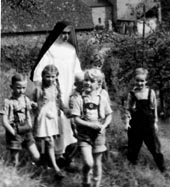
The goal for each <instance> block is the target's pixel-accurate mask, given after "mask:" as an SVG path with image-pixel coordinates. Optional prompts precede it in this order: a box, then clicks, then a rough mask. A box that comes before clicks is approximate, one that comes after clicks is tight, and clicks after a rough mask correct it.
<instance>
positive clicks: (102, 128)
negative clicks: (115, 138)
mask: <svg viewBox="0 0 170 187" xmlns="http://www.w3.org/2000/svg"><path fill="white" fill-rule="evenodd" d="M105 129H106V126H105V125H102V126H101V129H100V133H103V131H104V130H105Z"/></svg>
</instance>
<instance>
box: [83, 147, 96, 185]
mask: <svg viewBox="0 0 170 187" xmlns="http://www.w3.org/2000/svg"><path fill="white" fill-rule="evenodd" d="M81 153H82V156H83V162H84V166H83V185H84V186H85V185H86V184H87V185H90V184H91V174H92V173H91V172H92V168H93V164H94V162H93V155H92V147H90V146H89V147H87V146H84V147H83V146H82V147H81Z"/></svg>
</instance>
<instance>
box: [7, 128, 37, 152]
mask: <svg viewBox="0 0 170 187" xmlns="http://www.w3.org/2000/svg"><path fill="white" fill-rule="evenodd" d="M6 143H7V149H12V150H21V149H22V148H23V147H24V148H28V147H29V146H31V145H32V144H34V143H35V140H34V137H33V135H32V132H28V133H25V134H24V135H19V134H17V135H15V136H13V135H12V134H11V133H9V132H8V131H6Z"/></svg>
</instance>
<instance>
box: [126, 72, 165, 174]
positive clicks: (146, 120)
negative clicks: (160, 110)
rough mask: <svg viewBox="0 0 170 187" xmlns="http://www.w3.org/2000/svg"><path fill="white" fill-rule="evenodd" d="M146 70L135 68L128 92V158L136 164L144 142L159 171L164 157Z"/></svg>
mask: <svg viewBox="0 0 170 187" xmlns="http://www.w3.org/2000/svg"><path fill="white" fill-rule="evenodd" d="M147 75H148V71H147V70H146V69H144V68H137V69H136V72H135V85H136V86H135V88H134V89H133V90H132V91H131V92H130V93H129V95H128V101H127V112H126V129H127V130H128V155H127V156H128V160H129V161H130V162H131V163H133V164H136V162H137V157H138V153H139V151H140V148H141V146H142V143H143V142H144V143H145V144H146V146H147V147H148V149H149V151H150V152H151V154H152V155H153V158H154V160H155V162H156V164H157V166H158V168H159V169H160V171H161V172H163V171H164V170H165V166H164V157H163V154H162V153H161V145H160V141H159V139H158V136H157V133H156V131H157V130H158V125H157V122H158V115H157V101H156V96H155V92H154V90H152V89H150V88H149V87H147V86H146V83H147Z"/></svg>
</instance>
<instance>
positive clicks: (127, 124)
mask: <svg viewBox="0 0 170 187" xmlns="http://www.w3.org/2000/svg"><path fill="white" fill-rule="evenodd" d="M129 128H131V126H130V125H129V123H126V125H125V131H127V130H128V129H129Z"/></svg>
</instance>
